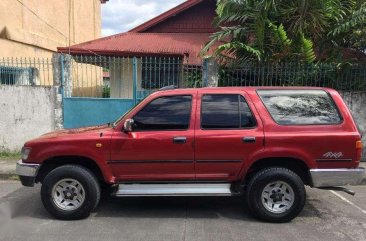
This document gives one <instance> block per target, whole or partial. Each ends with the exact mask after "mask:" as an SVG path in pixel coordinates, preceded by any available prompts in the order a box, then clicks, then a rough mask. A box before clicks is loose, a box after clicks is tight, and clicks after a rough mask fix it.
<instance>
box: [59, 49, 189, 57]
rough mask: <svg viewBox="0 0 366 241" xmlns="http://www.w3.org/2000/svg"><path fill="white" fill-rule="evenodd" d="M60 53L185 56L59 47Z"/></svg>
mask: <svg viewBox="0 0 366 241" xmlns="http://www.w3.org/2000/svg"><path fill="white" fill-rule="evenodd" d="M57 52H58V53H63V54H71V55H78V54H82V55H104V56H108V55H114V56H136V57H140V56H183V55H184V54H182V53H174V52H160V53H157V52H134V51H106V50H91V49H81V48H68V47H58V48H57Z"/></svg>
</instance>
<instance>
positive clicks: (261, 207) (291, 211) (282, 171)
mask: <svg viewBox="0 0 366 241" xmlns="http://www.w3.org/2000/svg"><path fill="white" fill-rule="evenodd" d="M273 182H281V183H285V184H287V185H288V186H290V187H291V188H292V191H293V197H294V198H293V201H292V205H289V206H290V207H289V208H288V209H287V210H284V211H283V212H282V213H276V212H275V211H270V210H268V208H266V207H265V204H263V203H262V192H263V191H264V189H265V188H266V186H267V185H269V184H270V183H273ZM269 186H270V185H269ZM267 190H268V189H267ZM273 192H274V193H275V192H276V191H274V190H272V193H273ZM280 195H281V194H280ZM272 197H276V196H272ZM277 197H278V196H277ZM279 198H281V199H283V198H284V197H279ZM305 200H306V191H305V187H304V183H303V182H302V180H301V178H300V177H299V176H298V175H297V174H296V173H294V172H293V171H291V170H289V169H286V168H281V167H271V168H266V169H262V170H260V171H259V172H258V173H256V174H255V175H254V176H253V177H252V178H251V179H250V181H249V184H248V186H247V190H246V203H247V205H248V210H250V212H251V213H252V214H253V215H254V216H255V217H257V218H259V219H261V220H263V221H267V222H273V223H284V222H289V221H291V220H292V219H294V218H295V217H296V216H297V215H298V214H299V213H300V212H301V210H302V209H303V208H304V205H305ZM271 201H273V199H272V200H271ZM263 202H266V199H265V198H264V201H263ZM272 207H273V206H272ZM285 209H286V208H285Z"/></svg>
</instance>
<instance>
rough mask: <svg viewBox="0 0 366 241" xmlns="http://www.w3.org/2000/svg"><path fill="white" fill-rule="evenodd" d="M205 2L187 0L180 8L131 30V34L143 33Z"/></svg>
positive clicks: (175, 8)
mask: <svg viewBox="0 0 366 241" xmlns="http://www.w3.org/2000/svg"><path fill="white" fill-rule="evenodd" d="M202 1H204V0H187V1H185V2H183V3H182V4H179V5H178V6H176V7H174V8H172V9H170V10H168V11H166V12H164V13H162V14H160V15H159V16H157V17H155V18H153V19H150V20H149V21H147V22H145V23H143V24H141V25H139V26H137V27H135V28H133V29H131V30H130V31H129V32H143V31H145V30H146V29H148V28H150V27H152V26H154V25H156V24H158V23H160V22H162V21H164V20H166V19H167V18H170V17H172V16H175V15H177V14H178V13H181V12H183V11H185V10H187V9H189V8H191V7H193V6H195V5H197V4H198V3H200V2H202Z"/></svg>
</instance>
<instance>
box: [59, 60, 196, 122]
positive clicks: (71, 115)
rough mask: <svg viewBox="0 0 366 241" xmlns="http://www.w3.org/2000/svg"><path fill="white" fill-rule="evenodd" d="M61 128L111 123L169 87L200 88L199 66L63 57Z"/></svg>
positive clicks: (176, 62)
mask: <svg viewBox="0 0 366 241" xmlns="http://www.w3.org/2000/svg"><path fill="white" fill-rule="evenodd" d="M63 58H64V59H63V61H62V62H63V68H62V69H63V73H62V76H63V81H62V83H63V84H62V91H63V110H64V127H65V128H76V127H81V126H88V125H99V124H105V123H108V122H112V121H114V120H115V119H117V118H118V117H120V116H121V115H123V114H124V113H125V112H127V111H128V110H129V109H131V108H132V107H133V106H134V105H136V104H137V103H139V102H140V101H141V100H142V99H144V98H145V97H146V96H147V95H149V94H150V93H152V92H154V91H156V90H158V89H160V88H162V87H164V86H168V85H174V86H176V87H178V88H182V87H199V86H200V85H201V82H202V69H201V66H200V65H188V64H184V62H183V59H182V58H181V57H146V56H145V57H104V56H91V57H90V56H89V57H88V56H87V57H85V56H72V57H71V56H63Z"/></svg>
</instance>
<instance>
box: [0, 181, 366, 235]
mask: <svg viewBox="0 0 366 241" xmlns="http://www.w3.org/2000/svg"><path fill="white" fill-rule="evenodd" d="M354 190H355V191H357V194H356V196H355V197H351V196H349V195H347V194H344V193H333V192H330V191H322V190H316V189H310V188H309V189H307V192H308V202H307V204H306V207H305V209H304V210H303V212H302V213H301V214H300V216H299V217H298V218H296V219H295V220H294V221H292V222H291V223H288V224H270V223H262V222H259V221H256V220H254V219H252V218H251V217H250V216H249V215H248V214H247V212H246V210H245V208H244V207H243V206H242V200H241V199H240V198H229V197H221V198H217V197H215V198H209V197H204V198H197V197H164V198H140V197H139V198H123V199H114V198H108V197H107V198H104V199H103V200H102V202H101V204H100V206H99V207H98V209H97V210H96V212H95V213H93V214H92V215H91V217H89V218H88V219H86V220H81V221H58V220H54V219H53V218H51V217H50V216H49V215H48V213H47V212H46V211H45V210H44V209H43V206H42V204H41V201H40V197H39V186H38V187H36V188H25V187H21V186H20V185H19V183H17V182H14V181H13V182H12V181H0V240H1V241H12V240H21V241H26V240H43V241H46V240H47V241H54V240H55V241H56V240H73V241H77V240H98V241H100V240H106V241H107V240H113V241H116V240H143V241H148V240H156V241H163V240H192V241H193V240H194V241H205V240H210V241H215V240H218V241H230V240H246V241H248V240H279V241H290V240H291V241H292V240H304V241H309V240H323V241H338V240H357V241H365V240H366V211H365V210H366V186H359V187H355V188H354ZM337 195H340V196H337Z"/></svg>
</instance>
